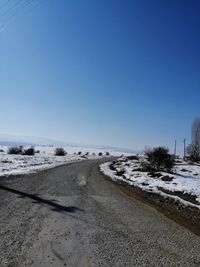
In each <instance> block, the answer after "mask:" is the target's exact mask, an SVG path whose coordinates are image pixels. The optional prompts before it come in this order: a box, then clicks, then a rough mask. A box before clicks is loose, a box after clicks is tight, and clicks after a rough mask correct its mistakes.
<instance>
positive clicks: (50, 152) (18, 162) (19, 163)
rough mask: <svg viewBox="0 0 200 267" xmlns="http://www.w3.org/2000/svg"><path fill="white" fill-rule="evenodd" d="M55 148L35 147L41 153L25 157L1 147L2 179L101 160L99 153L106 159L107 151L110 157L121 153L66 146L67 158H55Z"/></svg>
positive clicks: (0, 168) (0, 173)
mask: <svg viewBox="0 0 200 267" xmlns="http://www.w3.org/2000/svg"><path fill="white" fill-rule="evenodd" d="M55 148H56V147H52V146H51V147H50V146H37V147H35V150H39V151H40V153H37V154H35V155H34V156H25V155H9V154H8V153H7V151H8V147H7V146H0V149H2V150H3V151H4V152H0V177H2V176H4V177H5V176H8V175H12V174H23V173H29V172H34V171H38V170H41V169H47V168H52V167H55V166H58V165H62V164H65V163H70V162H74V161H80V160H84V159H95V158H100V157H99V156H98V153H99V152H102V153H103V157H105V155H106V152H107V151H108V152H109V153H110V155H119V153H117V152H112V151H109V150H106V151H104V150H101V149H90V148H84V147H66V146H65V147H63V148H64V149H65V151H66V152H67V155H66V156H54V151H55ZM79 151H81V152H82V154H81V155H78V152H79ZM86 152H89V155H87V156H86V155H85V154H86ZM83 155H84V157H83Z"/></svg>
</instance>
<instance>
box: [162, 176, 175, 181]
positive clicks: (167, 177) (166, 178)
mask: <svg viewBox="0 0 200 267" xmlns="http://www.w3.org/2000/svg"><path fill="white" fill-rule="evenodd" d="M173 179H174V177H172V176H169V175H165V176H162V177H161V180H162V181H164V182H171V181H173Z"/></svg>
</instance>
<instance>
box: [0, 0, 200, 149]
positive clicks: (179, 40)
mask: <svg viewBox="0 0 200 267" xmlns="http://www.w3.org/2000/svg"><path fill="white" fill-rule="evenodd" d="M18 2H20V1H19V0H12V1H9V2H8V3H7V0H2V1H0V24H1V25H0V29H1V30H0V31H1V32H0V97H1V103H0V126H1V128H0V131H1V133H9V134H19V135H32V136H43V137H48V138H54V139H57V140H59V139H60V140H65V141H69V142H78V143H85V144H97V145H98V144H99V145H102V144H106V145H113V146H120V147H128V148H136V149H142V148H144V146H145V145H148V146H155V145H167V146H169V147H171V146H173V143H174V140H175V139H177V140H178V141H179V143H180V144H181V142H182V140H183V138H184V137H186V138H187V140H188V142H189V139H190V127H191V122H192V120H193V118H194V117H196V116H199V115H200V1H199V0H190V1H189V0H187V1H185V0H151V1H149V0H130V1H128V0H125V1H124V0H120V1H119V0H98V1H97V0H96V1H95V0H84V1H83V0H73V1H72V0H60V1H57V0H48V1H47V0H36V2H35V3H34V4H30V5H28V6H25V7H24V9H23V5H22V6H21V8H20V6H19V8H18V10H16V11H15V12H13V13H12V12H10V15H9V9H10V10H11V9H12V7H13V5H14V4H17V3H18ZM21 2H23V0H21ZM38 3H39V4H38ZM1 5H3V7H2V6H1ZM6 12H7V13H6ZM6 15H7V16H6Z"/></svg>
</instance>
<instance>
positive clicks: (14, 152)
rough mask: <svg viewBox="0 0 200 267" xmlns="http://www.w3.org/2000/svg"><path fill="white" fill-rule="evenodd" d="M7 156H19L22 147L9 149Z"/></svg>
mask: <svg viewBox="0 0 200 267" xmlns="http://www.w3.org/2000/svg"><path fill="white" fill-rule="evenodd" d="M8 154H13V155H19V154H22V146H19V147H17V146H15V147H14V146H13V147H9V149H8Z"/></svg>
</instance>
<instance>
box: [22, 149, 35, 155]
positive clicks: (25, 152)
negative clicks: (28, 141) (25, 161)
mask: <svg viewBox="0 0 200 267" xmlns="http://www.w3.org/2000/svg"><path fill="white" fill-rule="evenodd" d="M22 154H23V155H27V156H33V155H35V149H34V148H33V147H30V148H27V149H24V150H23V152H22Z"/></svg>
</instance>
